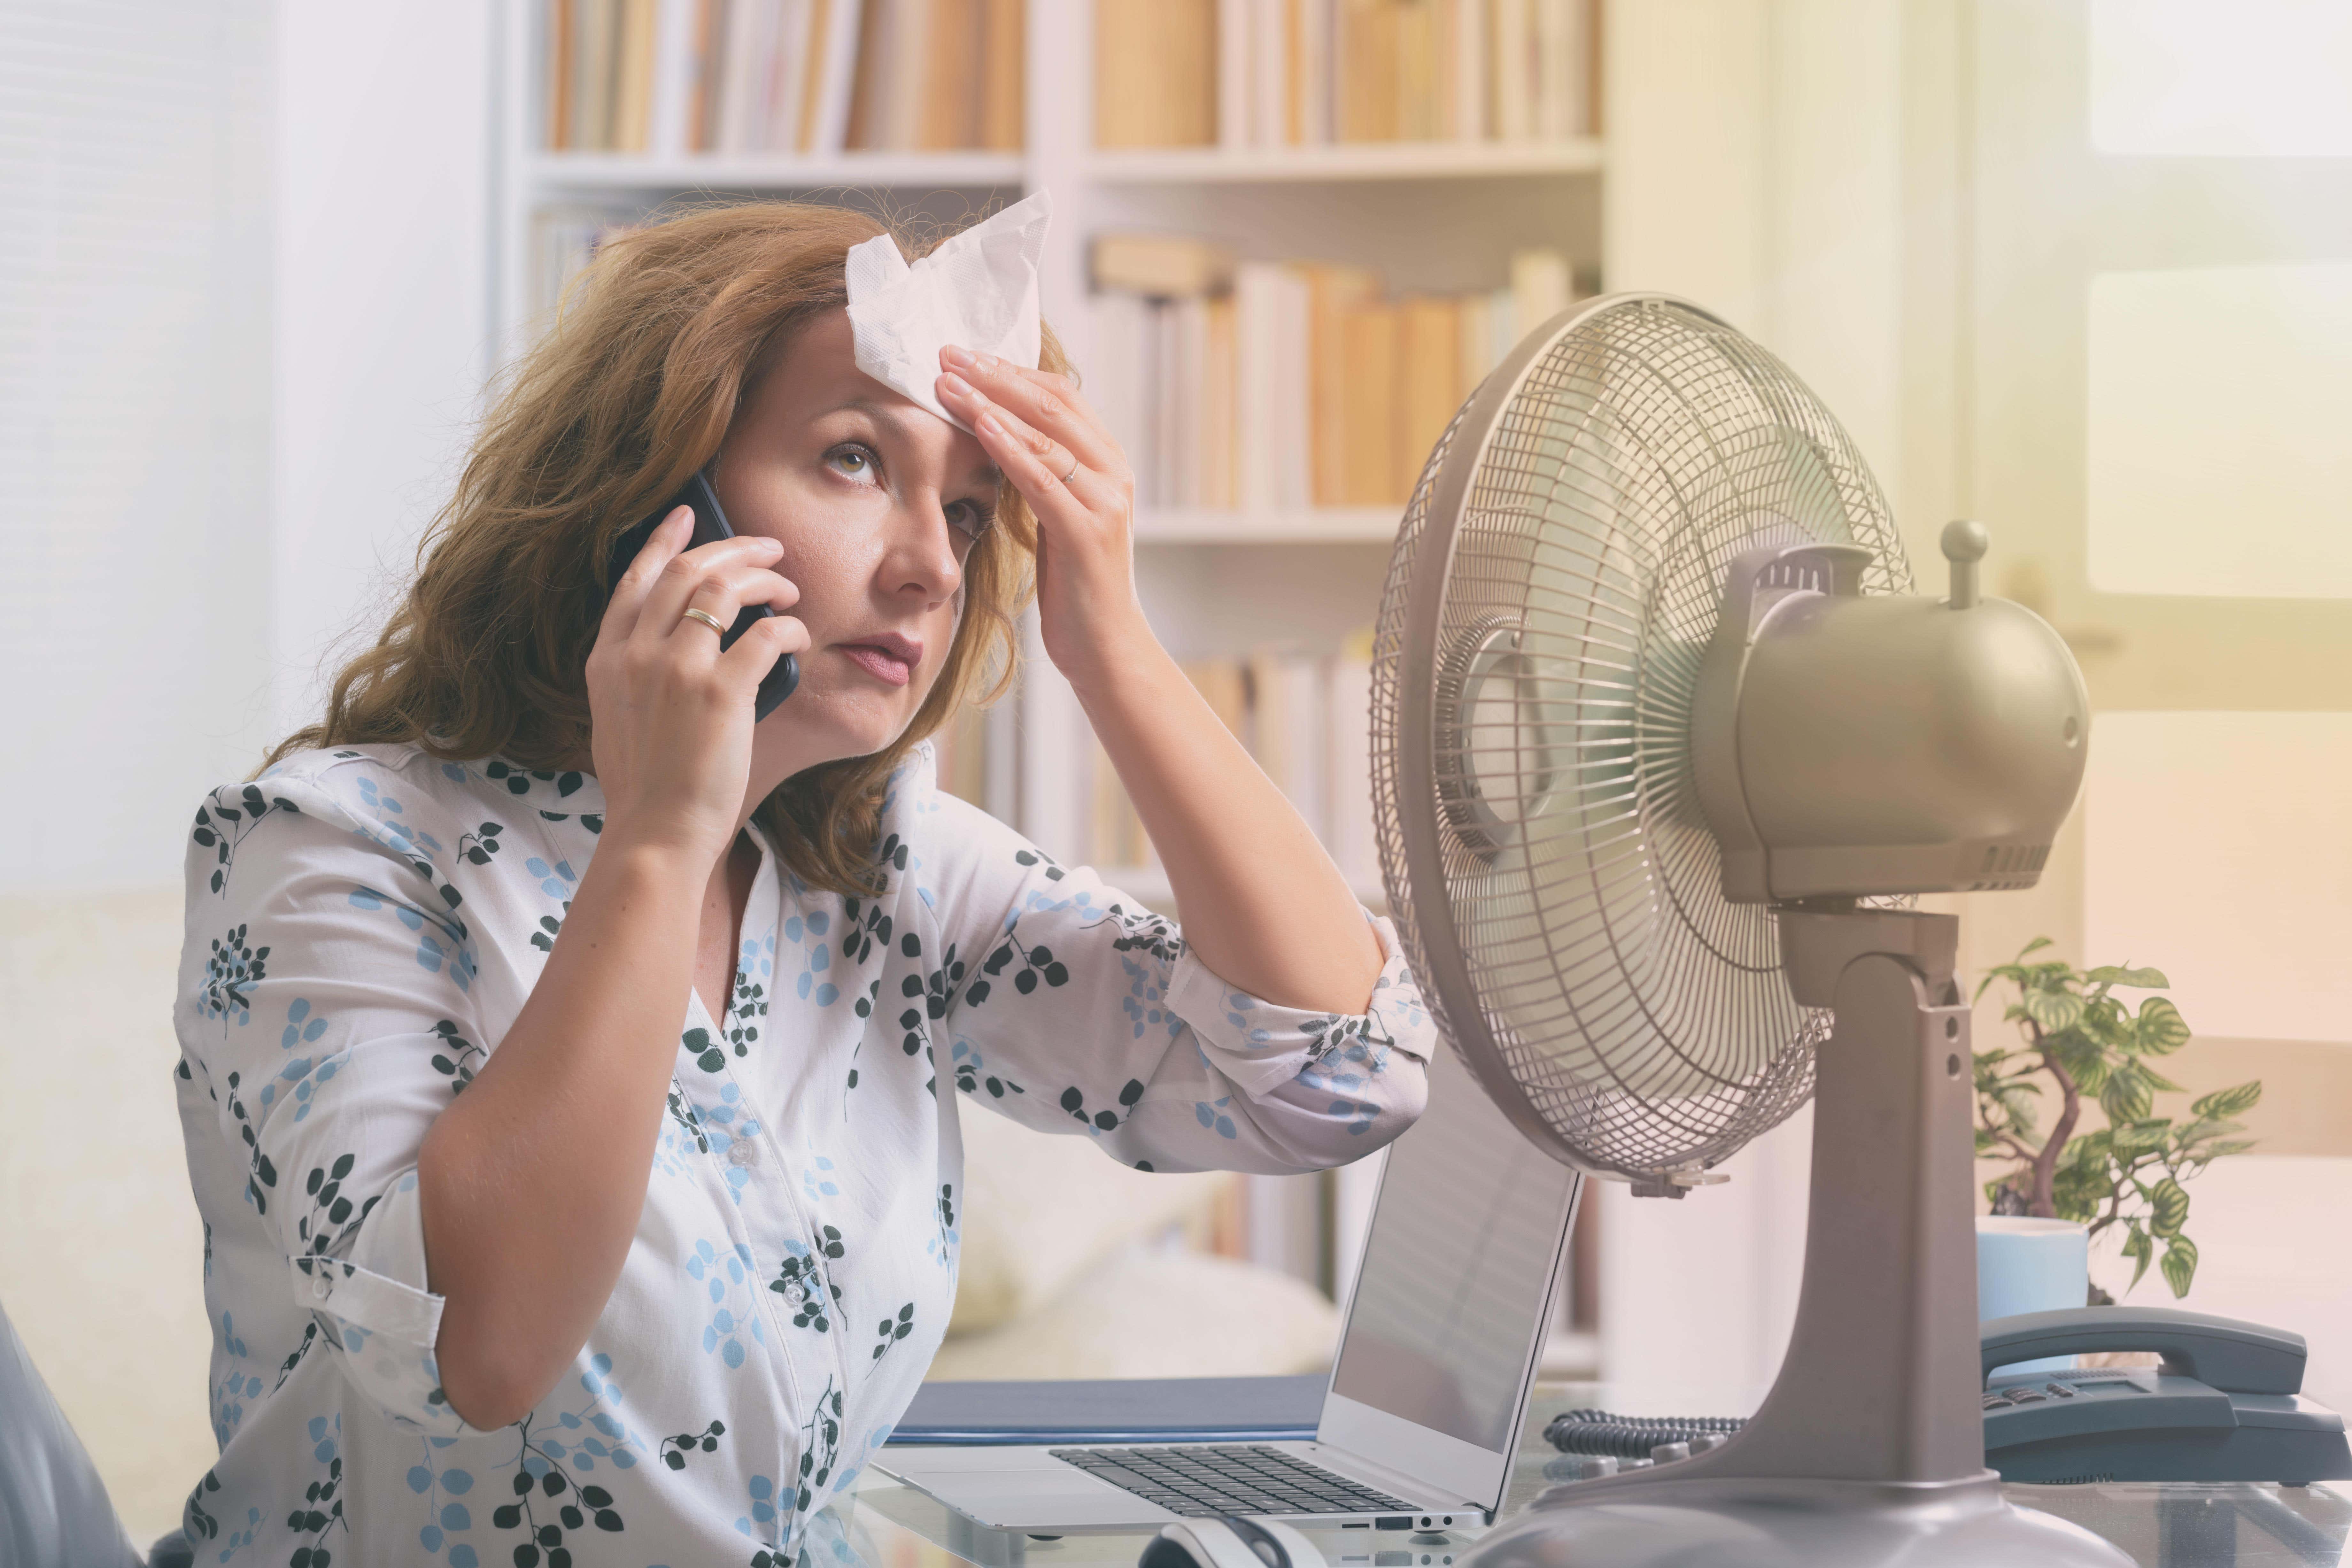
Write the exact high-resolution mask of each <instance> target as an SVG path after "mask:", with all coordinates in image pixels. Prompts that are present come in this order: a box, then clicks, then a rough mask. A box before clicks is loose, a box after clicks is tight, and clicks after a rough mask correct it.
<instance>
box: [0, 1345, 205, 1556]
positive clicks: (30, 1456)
mask: <svg viewBox="0 0 2352 1568" xmlns="http://www.w3.org/2000/svg"><path fill="white" fill-rule="evenodd" d="M192 1556H193V1553H192V1552H190V1551H189V1548H188V1544H187V1542H186V1539H185V1538H184V1536H182V1535H181V1533H180V1532H179V1531H176V1530H175V1531H173V1532H172V1533H171V1534H170V1535H168V1536H166V1537H164V1538H163V1540H162V1541H160V1542H156V1543H155V1548H154V1552H153V1553H152V1557H151V1555H150V1554H149V1553H148V1552H142V1551H140V1550H139V1548H138V1547H136V1546H134V1545H132V1544H131V1536H130V1534H129V1533H128V1532H127V1531H124V1529H123V1528H122V1521H121V1520H120V1519H118V1518H116V1517H115V1512H114V1504H113V1503H112V1502H111V1501H110V1500H109V1499H108V1498H107V1495H106V1483H105V1482H103V1481H101V1480H100V1479H99V1478H98V1469H97V1467H95V1466H94V1465H92V1464H91V1463H90V1462H89V1454H88V1453H86V1452H84V1451H83V1449H82V1446H81V1439H80V1438H79V1437H77V1436H74V1430H73V1427H72V1426H70V1425H69V1424H68V1422H67V1420H66V1416H65V1412H64V1411H62V1410H59V1409H58V1402H57V1401H56V1400H55V1399H54V1398H52V1397H51V1396H50V1394H49V1388H48V1384H45V1383H43V1382H42V1381H41V1374H40V1373H39V1372H38V1371H37V1370H36V1369H35V1368H34V1366H33V1358H32V1357H31V1356H29V1355H27V1354H26V1353H25V1344H24V1342H23V1341H22V1340H19V1339H18V1338H17V1337H16V1327H15V1325H14V1324H12V1323H10V1322H9V1321H8V1314H7V1313H6V1312H5V1310H0V1568H86V1565H87V1568H103V1565H105V1564H109V1563H118V1564H121V1565H122V1568H139V1565H140V1564H142V1563H145V1564H149V1568H184V1565H185V1564H186V1563H189V1561H190V1560H191V1557H192Z"/></svg>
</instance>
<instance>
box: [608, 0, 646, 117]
mask: <svg viewBox="0 0 2352 1568" xmlns="http://www.w3.org/2000/svg"><path fill="white" fill-rule="evenodd" d="M656 19H657V18H656V14H655V7H654V0H621V22H620V33H619V36H618V38H617V41H616V45H615V48H616V56H615V58H614V85H613V139H612V142H611V146H612V147H613V149H614V151H615V152H620V153H642V152H644V151H645V150H646V146H647V145H648V143H649V141H650V132H651V131H652V127H653V107H654V42H655V38H654V26H655V22H656Z"/></svg>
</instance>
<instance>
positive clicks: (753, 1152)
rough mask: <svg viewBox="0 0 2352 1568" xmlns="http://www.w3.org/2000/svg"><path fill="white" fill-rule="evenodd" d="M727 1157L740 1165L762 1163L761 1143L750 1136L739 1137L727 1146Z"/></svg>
mask: <svg viewBox="0 0 2352 1568" xmlns="http://www.w3.org/2000/svg"><path fill="white" fill-rule="evenodd" d="M727 1158H728V1159H730V1160H731V1161H733V1162H734V1163H736V1164H738V1165H756V1164H758V1163H760V1145H759V1144H758V1142H755V1141H753V1140H751V1139H750V1138H738V1139H736V1140H735V1142H732V1143H730V1144H729V1145H728V1146H727Z"/></svg>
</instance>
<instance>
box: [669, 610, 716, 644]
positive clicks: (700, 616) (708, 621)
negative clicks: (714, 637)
mask: <svg viewBox="0 0 2352 1568" xmlns="http://www.w3.org/2000/svg"><path fill="white" fill-rule="evenodd" d="M688 621H700V622H701V623H702V624H703V625H704V626H709V628H710V629H711V630H712V631H714V632H717V633H718V634H719V636H720V637H725V636H726V635H727V628H726V626H723V625H721V624H720V623H719V617H718V616H714V615H712V614H711V613H710V612H709V610H700V609H694V608H690V607H689V608H688V610H687V612H686V614H685V615H683V616H680V617H678V623H677V624H678V625H679V626H684V625H686V623H687V622H688Z"/></svg>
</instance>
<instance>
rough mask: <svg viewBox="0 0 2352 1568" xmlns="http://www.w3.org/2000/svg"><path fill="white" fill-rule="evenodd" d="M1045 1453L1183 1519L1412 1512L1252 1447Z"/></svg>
mask: <svg viewBox="0 0 2352 1568" xmlns="http://www.w3.org/2000/svg"><path fill="white" fill-rule="evenodd" d="M1047 1451H1048V1452H1049V1453H1051V1454H1052V1455H1053V1456H1054V1458H1057V1459H1063V1460H1066V1461H1067V1462H1069V1463H1070V1464H1073V1465H1076V1466H1077V1467H1078V1468H1080V1469H1082V1470H1084V1471H1086V1472H1087V1474H1088V1475H1093V1476H1099V1477H1101V1478H1102V1479H1104V1480H1107V1481H1108V1482H1109V1483H1110V1484H1111V1485H1113V1486H1115V1487H1118V1488H1119V1489H1121V1490H1123V1491H1130V1492H1133V1493H1134V1494H1135V1495H1136V1496H1138V1497H1139V1498H1142V1499H1143V1500H1145V1501H1147V1502H1156V1503H1158V1504H1159V1505H1160V1507H1162V1508H1164V1509H1166V1510H1168V1511H1169V1512H1171V1513H1177V1514H1182V1515H1184V1516H1185V1517H1186V1518H1188V1519H1201V1518H1206V1517H1209V1516H1211V1515H1214V1514H1221V1513H1383V1512H1409V1511H1410V1510H1411V1509H1412V1504H1410V1503H1406V1502H1401V1501H1399V1500H1397V1499H1395V1498H1392V1497H1391V1496H1389V1495H1388V1494H1387V1493H1386V1492H1376V1491H1374V1490H1372V1489H1370V1487H1364V1486H1359V1485H1357V1484H1356V1483H1355V1482H1354V1481H1351V1480H1349V1479H1347V1478H1346V1477H1345V1476H1335V1475H1333V1474H1332V1473H1331V1472H1330V1471H1328V1470H1325V1469H1318V1468H1316V1467H1315V1466H1313V1465H1310V1464H1307V1462H1306V1461H1305V1460H1303V1459H1296V1458H1292V1457H1291V1456H1289V1455H1288V1454H1286V1453H1284V1452H1283V1451H1282V1450H1281V1449H1279V1448H1269V1447H1264V1446H1263V1445H1259V1444H1242V1443H1186V1444H1184V1445H1182V1446H1181V1447H1168V1448H1053V1449H1049V1450H1047Z"/></svg>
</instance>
